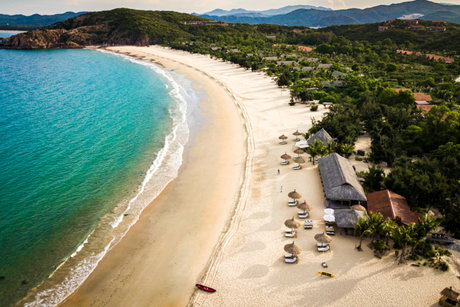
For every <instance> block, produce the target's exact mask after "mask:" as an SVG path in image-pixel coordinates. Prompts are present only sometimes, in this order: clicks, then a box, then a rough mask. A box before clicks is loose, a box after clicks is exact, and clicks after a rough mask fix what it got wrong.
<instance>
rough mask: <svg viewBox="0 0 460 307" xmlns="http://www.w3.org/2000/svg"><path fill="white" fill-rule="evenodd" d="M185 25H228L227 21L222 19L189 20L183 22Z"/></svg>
mask: <svg viewBox="0 0 460 307" xmlns="http://www.w3.org/2000/svg"><path fill="white" fill-rule="evenodd" d="M184 24H186V25H191V26H228V23H226V22H225V21H223V20H219V21H189V22H184Z"/></svg>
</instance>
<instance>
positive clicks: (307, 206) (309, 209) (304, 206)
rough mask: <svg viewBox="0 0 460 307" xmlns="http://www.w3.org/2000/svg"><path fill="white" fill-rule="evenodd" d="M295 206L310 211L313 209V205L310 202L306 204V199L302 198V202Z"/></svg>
mask: <svg viewBox="0 0 460 307" xmlns="http://www.w3.org/2000/svg"><path fill="white" fill-rule="evenodd" d="M297 208H299V209H300V210H303V211H311V210H313V207H312V206H311V205H310V204H307V201H306V200H304V201H303V203H300V204H298V205H297Z"/></svg>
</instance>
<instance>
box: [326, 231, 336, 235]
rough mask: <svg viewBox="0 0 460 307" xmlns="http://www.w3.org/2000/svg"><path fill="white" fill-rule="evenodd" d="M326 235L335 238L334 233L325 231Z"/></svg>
mask: <svg viewBox="0 0 460 307" xmlns="http://www.w3.org/2000/svg"><path fill="white" fill-rule="evenodd" d="M326 234H327V235H330V236H335V232H334V231H326Z"/></svg>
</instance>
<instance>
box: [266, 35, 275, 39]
mask: <svg viewBox="0 0 460 307" xmlns="http://www.w3.org/2000/svg"><path fill="white" fill-rule="evenodd" d="M265 37H266V38H268V39H276V35H268V36H265Z"/></svg>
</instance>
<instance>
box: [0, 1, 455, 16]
mask: <svg viewBox="0 0 460 307" xmlns="http://www.w3.org/2000/svg"><path fill="white" fill-rule="evenodd" d="M432 1H433V2H437V3H453V4H459V5H460V0H432ZM400 2H405V1H404V0H399V1H397V0H396V1H394V0H284V1H279V0H250V1H248V0H0V14H24V15H31V14H34V13H38V14H57V13H63V12H66V11H74V12H79V11H100V10H110V9H114V8H118V7H128V8H133V9H142V10H172V11H178V12H185V13H192V12H197V13H204V12H208V11H211V10H213V9H216V8H221V9H226V10H229V9H232V8H240V7H241V8H245V9H249V10H266V9H272V8H280V7H283V6H286V5H296V4H304V5H314V6H324V7H329V8H332V9H343V8H366V7H372V6H376V5H381V4H386V5H389V4H392V3H400ZM414 13H417V12H414Z"/></svg>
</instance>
